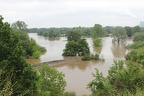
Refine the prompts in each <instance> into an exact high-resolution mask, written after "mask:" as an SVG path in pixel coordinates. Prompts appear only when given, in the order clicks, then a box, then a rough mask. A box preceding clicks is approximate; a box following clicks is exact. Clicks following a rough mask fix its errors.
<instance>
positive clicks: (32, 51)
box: [12, 21, 46, 58]
mask: <svg viewBox="0 0 144 96" xmlns="http://www.w3.org/2000/svg"><path fill="white" fill-rule="evenodd" d="M21 22H22V21H21ZM21 22H18V24H19V25H21V26H20V27H21V28H19V27H18V28H17V27H13V29H12V32H14V33H16V34H17V35H18V36H19V38H20V45H21V46H22V47H23V50H24V56H25V57H26V58H28V56H33V57H34V58H39V57H40V54H41V52H45V51H46V49H45V48H44V47H41V46H40V45H38V44H37V43H36V41H35V40H34V39H30V37H29V36H28V33H27V30H26V29H27V28H26V27H24V28H23V26H24V25H23V23H22V24H21ZM13 24H14V25H15V26H16V25H17V22H16V24H15V23H13ZM24 24H25V23H24ZM14 25H13V26H14ZM22 25H23V26H22ZM17 26H18V25H17Z"/></svg>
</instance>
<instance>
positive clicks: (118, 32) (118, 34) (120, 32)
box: [112, 27, 127, 44]
mask: <svg viewBox="0 0 144 96" xmlns="http://www.w3.org/2000/svg"><path fill="white" fill-rule="evenodd" d="M112 36H113V38H114V39H113V40H114V41H115V42H117V43H118V44H119V43H120V42H124V41H125V39H126V38H127V35H126V30H125V29H124V28H122V27H115V28H114V29H113V34H112Z"/></svg>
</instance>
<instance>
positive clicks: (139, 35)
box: [133, 32, 144, 42]
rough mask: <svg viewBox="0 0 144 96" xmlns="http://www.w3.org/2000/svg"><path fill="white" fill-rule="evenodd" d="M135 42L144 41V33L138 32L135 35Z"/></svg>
mask: <svg viewBox="0 0 144 96" xmlns="http://www.w3.org/2000/svg"><path fill="white" fill-rule="evenodd" d="M133 41H134V42H137V41H144V32H138V33H135V34H134V37H133Z"/></svg>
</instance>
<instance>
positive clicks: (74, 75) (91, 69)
mask: <svg viewBox="0 0 144 96" xmlns="http://www.w3.org/2000/svg"><path fill="white" fill-rule="evenodd" d="M29 36H30V37H31V38H33V39H35V40H36V42H37V43H38V44H39V45H41V46H43V47H45V48H46V49H47V52H46V53H44V54H43V55H41V57H40V59H29V60H28V62H29V63H31V64H36V63H40V62H46V61H53V60H62V59H70V60H75V59H79V58H80V57H63V56H62V53H63V49H64V48H65V44H66V43H67V41H66V40H67V39H66V38H65V37H60V38H56V40H52V39H48V38H45V37H42V36H38V35H37V34H36V33H29ZM86 40H87V42H88V44H89V47H90V51H91V53H97V54H99V55H100V57H101V58H104V59H105V61H104V62H103V61H78V62H73V63H69V64H62V65H57V66H53V67H54V68H56V69H57V70H58V71H60V72H63V73H64V74H65V80H66V82H67V86H66V91H69V92H76V94H77V96H81V95H83V94H86V95H88V94H90V93H91V92H90V90H89V89H87V84H88V83H89V82H90V81H91V80H93V79H94V78H93V76H92V73H95V72H96V71H95V68H97V69H98V70H99V71H100V72H102V73H103V75H104V76H106V75H107V74H108V70H109V67H111V66H112V64H113V60H124V56H125V54H126V53H127V52H128V50H126V49H125V48H124V45H122V44H120V45H118V44H113V43H112V38H111V37H105V38H103V39H102V47H98V48H94V47H93V42H92V39H91V38H86ZM129 43H132V40H127V41H126V44H129Z"/></svg>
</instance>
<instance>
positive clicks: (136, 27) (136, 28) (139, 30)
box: [132, 26, 141, 34]
mask: <svg viewBox="0 0 144 96" xmlns="http://www.w3.org/2000/svg"><path fill="white" fill-rule="evenodd" d="M132 31H133V34H135V33H137V32H141V28H140V27H139V26H134V27H133V28H132Z"/></svg>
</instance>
